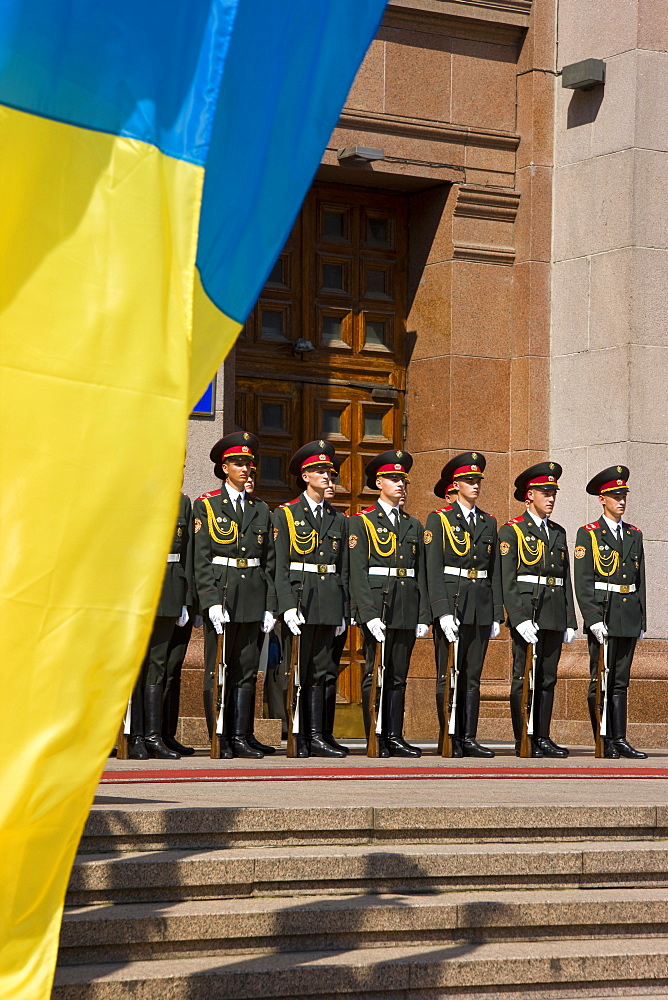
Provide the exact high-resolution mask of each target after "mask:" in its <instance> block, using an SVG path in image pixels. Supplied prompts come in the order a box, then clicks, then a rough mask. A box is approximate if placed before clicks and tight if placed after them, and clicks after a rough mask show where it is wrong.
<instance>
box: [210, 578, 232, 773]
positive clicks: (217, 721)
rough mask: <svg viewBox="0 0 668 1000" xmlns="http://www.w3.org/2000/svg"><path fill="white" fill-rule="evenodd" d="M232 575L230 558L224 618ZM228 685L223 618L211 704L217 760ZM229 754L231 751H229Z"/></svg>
mask: <svg viewBox="0 0 668 1000" xmlns="http://www.w3.org/2000/svg"><path fill="white" fill-rule="evenodd" d="M229 576H230V563H229V560H228V561H227V564H226V566H225V586H224V587H223V600H222V608H223V619H224V618H225V605H226V603H227V586H228V583H229ZM226 687H227V657H226V650H225V621H224V620H223V630H222V632H221V633H220V634H219V635H218V636H217V641H216V662H215V664H214V667H213V691H212V693H211V704H212V705H213V715H214V717H213V726H212V728H211V752H210V756H211V757H213V758H214V759H215V760H218V759H219V758H220V751H221V744H222V742H223V738H224V737H225V735H226V734H225V709H226V694H227V692H226ZM228 756H229V753H228Z"/></svg>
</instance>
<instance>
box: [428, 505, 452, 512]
mask: <svg viewBox="0 0 668 1000" xmlns="http://www.w3.org/2000/svg"><path fill="white" fill-rule="evenodd" d="M449 510H452V504H450V505H449V506H448V507H439V508H438V510H432V514H445V513H447V511H449Z"/></svg>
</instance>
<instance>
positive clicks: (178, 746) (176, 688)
mask: <svg viewBox="0 0 668 1000" xmlns="http://www.w3.org/2000/svg"><path fill="white" fill-rule="evenodd" d="M180 696H181V670H180V668H179V669H178V671H177V672H176V674H175V675H174V676H173V677H172V679H171V683H170V685H169V688H167V689H165V690H164V691H163V694H162V742H163V743H164V744H165V746H166V747H169V749H170V750H175V751H176V753H180V754H181V756H182V757H192V755H193V754H194V753H195V748H194V747H184V745H183V743H179V741H178V740H177V738H176V728H177V726H178V724H179V700H180Z"/></svg>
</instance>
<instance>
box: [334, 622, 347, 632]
mask: <svg viewBox="0 0 668 1000" xmlns="http://www.w3.org/2000/svg"><path fill="white" fill-rule="evenodd" d="M347 628H348V623H347V622H346V620H345V618H342V619H341V624H340V625H337V626H336V628H335V629H334V635H335V636H339V635H343V633H344V632H345V630H346V629H347Z"/></svg>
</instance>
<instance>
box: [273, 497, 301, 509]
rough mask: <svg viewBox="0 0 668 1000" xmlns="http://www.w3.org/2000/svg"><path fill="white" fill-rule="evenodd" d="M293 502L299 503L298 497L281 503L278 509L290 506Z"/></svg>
mask: <svg viewBox="0 0 668 1000" xmlns="http://www.w3.org/2000/svg"><path fill="white" fill-rule="evenodd" d="M293 503H299V497H295V498H294V500H288V502H287V503H281V504H279V505H278V508H277V509H278V510H283V508H284V507H292V505H293Z"/></svg>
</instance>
